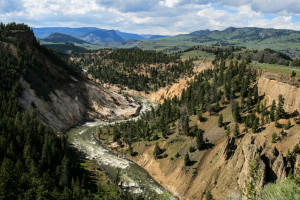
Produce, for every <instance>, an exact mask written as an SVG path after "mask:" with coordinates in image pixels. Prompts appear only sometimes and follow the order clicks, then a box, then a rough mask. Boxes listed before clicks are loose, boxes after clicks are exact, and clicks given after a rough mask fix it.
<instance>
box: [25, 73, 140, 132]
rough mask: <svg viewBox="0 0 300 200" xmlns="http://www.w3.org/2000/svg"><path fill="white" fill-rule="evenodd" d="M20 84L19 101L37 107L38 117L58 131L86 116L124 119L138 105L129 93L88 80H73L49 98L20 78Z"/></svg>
mask: <svg viewBox="0 0 300 200" xmlns="http://www.w3.org/2000/svg"><path fill="white" fill-rule="evenodd" d="M20 83H21V86H22V87H23V93H22V96H21V97H20V98H19V102H20V104H21V106H22V107H24V108H25V109H28V110H32V109H36V110H37V112H38V113H39V116H40V118H41V120H42V121H43V122H44V123H46V124H47V125H49V126H51V127H53V128H54V129H56V130H58V131H63V130H66V129H68V128H69V127H71V126H72V125H74V124H76V123H79V122H81V121H83V120H87V119H95V118H102V119H108V120H109V119H126V118H129V117H131V116H134V115H136V114H138V112H139V109H140V105H139V103H138V102H136V101H135V100H134V99H133V98H132V97H125V96H123V95H121V94H118V93H116V92H114V91H111V90H108V89H104V88H103V87H101V86H100V85H97V84H95V83H92V82H90V81H84V82H82V83H80V82H77V81H76V80H74V81H73V83H70V84H69V85H67V86H65V87H66V88H64V89H61V90H55V91H54V92H53V93H51V94H50V95H49V96H50V101H45V100H43V99H42V98H39V97H38V96H37V95H36V93H35V91H34V90H32V89H30V85H29V84H28V83H27V82H26V81H24V80H23V79H21V80H20Z"/></svg>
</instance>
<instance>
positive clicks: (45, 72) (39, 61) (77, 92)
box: [0, 31, 140, 131]
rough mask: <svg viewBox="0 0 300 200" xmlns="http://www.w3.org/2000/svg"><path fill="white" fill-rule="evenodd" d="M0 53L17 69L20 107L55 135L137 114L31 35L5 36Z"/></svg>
mask: <svg viewBox="0 0 300 200" xmlns="http://www.w3.org/2000/svg"><path fill="white" fill-rule="evenodd" d="M0 50H1V51H2V52H3V53H5V54H7V57H11V59H13V60H14V62H16V63H17V64H18V66H19V67H18V69H17V70H19V71H18V73H19V74H20V79H19V83H20V84H19V86H20V91H21V92H20V95H19V99H18V101H19V103H20V105H21V106H22V107H23V108H24V109H28V110H33V109H35V110H36V111H37V112H38V113H39V117H40V119H41V120H42V121H43V122H44V123H46V124H47V125H49V126H51V127H53V128H54V129H56V130H58V131H63V130H66V129H67V128H69V127H71V126H72V125H74V124H76V123H79V122H81V121H82V120H87V119H93V118H103V119H108V120H109V119H125V118H129V117H130V116H132V115H136V114H137V113H138V112H139V109H140V105H139V103H138V102H136V101H135V100H134V99H133V98H131V97H125V96H123V95H121V94H118V93H117V92H114V91H112V90H108V89H105V88H103V87H102V86H101V85H98V84H96V83H94V82H92V81H89V80H88V79H87V78H85V76H84V75H83V73H82V70H81V69H80V68H79V67H78V66H76V65H74V64H73V63H70V62H69V61H68V60H66V59H65V58H63V57H61V56H60V55H58V54H56V53H55V52H52V51H51V50H48V49H46V48H44V47H41V46H40V45H39V44H38V43H37V41H36V39H35V37H34V35H33V33H32V32H31V31H11V32H9V33H8V34H7V36H6V37H5V39H3V40H2V41H0Z"/></svg>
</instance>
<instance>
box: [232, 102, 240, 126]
mask: <svg viewBox="0 0 300 200" xmlns="http://www.w3.org/2000/svg"><path fill="white" fill-rule="evenodd" d="M232 114H233V118H234V120H235V121H236V122H240V121H241V114H240V106H239V103H238V102H234V103H233V113H232Z"/></svg>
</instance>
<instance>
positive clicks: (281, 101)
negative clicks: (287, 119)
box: [276, 94, 285, 119]
mask: <svg viewBox="0 0 300 200" xmlns="http://www.w3.org/2000/svg"><path fill="white" fill-rule="evenodd" d="M283 105H284V98H283V96H282V95H281V94H280V95H279V96H278V105H277V108H276V115H277V117H278V119H281V118H282V117H283V115H284V113H285V112H284V109H283Z"/></svg>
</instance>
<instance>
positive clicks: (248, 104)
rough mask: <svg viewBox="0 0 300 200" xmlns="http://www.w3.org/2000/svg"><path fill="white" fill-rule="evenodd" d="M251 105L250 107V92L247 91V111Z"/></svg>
mask: <svg viewBox="0 0 300 200" xmlns="http://www.w3.org/2000/svg"><path fill="white" fill-rule="evenodd" d="M251 105H252V93H251V90H249V92H248V96H247V106H248V109H250V107H251Z"/></svg>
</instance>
